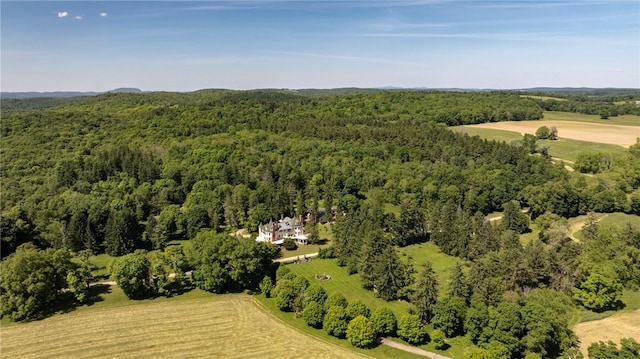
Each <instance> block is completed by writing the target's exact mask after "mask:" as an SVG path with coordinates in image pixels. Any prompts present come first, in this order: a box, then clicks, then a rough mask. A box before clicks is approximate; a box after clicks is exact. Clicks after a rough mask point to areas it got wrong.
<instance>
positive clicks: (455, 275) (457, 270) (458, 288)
mask: <svg viewBox="0 0 640 359" xmlns="http://www.w3.org/2000/svg"><path fill="white" fill-rule="evenodd" d="M447 296H449V297H458V298H462V299H464V300H468V299H469V284H468V283H467V278H466V277H465V275H464V272H463V271H462V265H461V264H460V262H457V263H456V266H455V267H454V268H453V271H452V272H451V280H450V282H449V289H448V291H447Z"/></svg>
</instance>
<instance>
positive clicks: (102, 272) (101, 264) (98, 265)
mask: <svg viewBox="0 0 640 359" xmlns="http://www.w3.org/2000/svg"><path fill="white" fill-rule="evenodd" d="M115 258H116V257H112V256H110V255H108V254H104V253H103V254H98V255H97V256H91V257H89V262H90V263H91V264H92V265H93V266H94V267H95V268H94V270H93V271H92V272H91V274H92V275H93V276H94V278H95V280H96V281H101V280H106V279H108V278H109V263H111V261H113V260H114V259H115ZM71 260H72V261H73V262H76V263H78V262H79V261H80V259H79V258H77V257H74V258H72V259H71Z"/></svg>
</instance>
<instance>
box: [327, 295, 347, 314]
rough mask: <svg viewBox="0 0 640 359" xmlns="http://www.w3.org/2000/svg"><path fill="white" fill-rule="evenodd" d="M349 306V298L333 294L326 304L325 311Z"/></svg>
mask: <svg viewBox="0 0 640 359" xmlns="http://www.w3.org/2000/svg"><path fill="white" fill-rule="evenodd" d="M347 305H349V302H347V298H345V297H344V295H342V294H340V293H333V294H331V295H330V296H329V298H327V300H326V301H325V302H324V310H326V311H329V308H331V307H333V306H337V307H342V308H346V307H347Z"/></svg>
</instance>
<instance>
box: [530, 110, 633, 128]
mask: <svg viewBox="0 0 640 359" xmlns="http://www.w3.org/2000/svg"><path fill="white" fill-rule="evenodd" d="M542 121H578V122H592V123H602V124H609V125H623V126H640V116H636V115H624V116H616V117H610V118H609V119H607V120H603V119H601V118H600V116H598V115H585V114H581V113H574V112H555V111H545V112H544V118H543V119H542Z"/></svg>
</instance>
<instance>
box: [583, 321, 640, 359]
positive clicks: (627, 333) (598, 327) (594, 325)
mask: <svg viewBox="0 0 640 359" xmlns="http://www.w3.org/2000/svg"><path fill="white" fill-rule="evenodd" d="M573 331H574V332H575V333H576V335H577V336H578V338H579V340H580V350H581V351H582V353H583V354H585V357H586V354H587V348H588V347H589V345H591V343H595V342H598V341H605V342H606V341H607V340H612V341H614V342H615V343H619V342H620V339H622V338H629V337H632V338H634V339H635V340H637V341H640V309H638V310H635V311H633V312H626V313H619V314H615V315H612V316H610V317H608V318H605V319H600V320H594V321H590V322H583V323H580V324H578V325H576V326H575V327H574V328H573Z"/></svg>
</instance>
